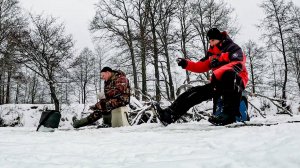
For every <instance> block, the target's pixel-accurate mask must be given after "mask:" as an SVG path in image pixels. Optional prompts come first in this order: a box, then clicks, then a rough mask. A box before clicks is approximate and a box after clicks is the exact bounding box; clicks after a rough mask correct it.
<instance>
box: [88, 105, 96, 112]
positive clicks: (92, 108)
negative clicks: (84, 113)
mask: <svg viewBox="0 0 300 168" xmlns="http://www.w3.org/2000/svg"><path fill="white" fill-rule="evenodd" d="M89 109H90V110H93V111H95V110H97V108H96V106H90V108H89Z"/></svg>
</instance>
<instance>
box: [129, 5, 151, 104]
mask: <svg viewBox="0 0 300 168" xmlns="http://www.w3.org/2000/svg"><path fill="white" fill-rule="evenodd" d="M150 2H151V0H135V1H132V3H133V6H134V10H135V11H136V16H135V17H133V18H132V19H133V21H134V23H135V27H136V28H137V32H136V35H135V36H136V38H137V41H138V44H137V47H139V54H137V56H139V57H140V62H141V63H140V64H141V75H142V93H143V94H144V95H147V51H148V50H149V47H148V46H147V44H148V41H149V38H148V33H149V32H150V31H149V30H147V27H148V26H149V22H150V20H149V19H150V17H149V13H150ZM142 99H144V100H145V99H146V97H144V96H142Z"/></svg>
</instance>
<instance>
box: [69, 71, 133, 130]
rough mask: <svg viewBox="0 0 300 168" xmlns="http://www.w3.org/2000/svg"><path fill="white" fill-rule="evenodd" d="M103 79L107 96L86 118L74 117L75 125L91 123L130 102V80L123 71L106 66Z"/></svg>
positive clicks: (93, 107) (80, 125)
mask: <svg viewBox="0 0 300 168" xmlns="http://www.w3.org/2000/svg"><path fill="white" fill-rule="evenodd" d="M100 75H101V79H103V80H104V81H105V82H104V95H105V98H104V97H103V99H100V101H99V102H97V103H96V104H95V105H94V106H91V107H90V109H91V110H93V111H94V112H93V113H91V114H90V115H89V116H87V117H86V118H82V119H80V120H78V119H76V117H73V127H74V128H79V127H83V126H86V125H89V124H91V123H93V122H95V121H97V120H99V119H100V118H101V116H102V115H105V114H106V115H107V114H109V113H110V112H111V110H113V109H116V108H118V107H122V106H126V105H127V104H129V99H130V86H129V80H128V79H127V78H126V75H125V73H124V72H122V71H120V70H119V71H116V70H112V69H111V68H109V67H104V68H103V69H102V70H101V73H100Z"/></svg>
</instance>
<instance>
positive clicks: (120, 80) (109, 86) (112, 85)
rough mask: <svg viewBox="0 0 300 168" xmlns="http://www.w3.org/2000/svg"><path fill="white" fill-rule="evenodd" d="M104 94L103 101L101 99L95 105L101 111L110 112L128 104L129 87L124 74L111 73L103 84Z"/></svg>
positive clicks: (119, 72)
mask: <svg viewBox="0 0 300 168" xmlns="http://www.w3.org/2000/svg"><path fill="white" fill-rule="evenodd" d="M104 94H105V99H101V100H100V101H99V102H98V103H96V105H95V106H96V108H97V109H99V110H101V111H111V110H113V109H115V108H118V107H121V106H125V105H127V104H129V101H130V85H129V80H128V79H127V78H126V75H125V73H124V72H122V71H120V70H119V71H114V72H112V76H111V77H110V79H108V80H107V81H105V82H104Z"/></svg>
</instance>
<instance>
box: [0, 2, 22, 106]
mask: <svg viewBox="0 0 300 168" xmlns="http://www.w3.org/2000/svg"><path fill="white" fill-rule="evenodd" d="M25 25H26V22H25V19H24V17H23V16H22V14H21V9H20V7H19V1H18V0H1V1H0V88H1V89H0V104H3V103H10V99H11V98H10V97H11V96H10V95H11V94H10V93H11V83H12V76H13V75H14V73H16V72H17V69H18V66H16V63H15V62H14V55H15V52H16V49H15V46H16V44H15V43H14V41H15V38H16V37H17V34H19V32H20V31H21V30H22V29H23V28H24V27H25Z"/></svg>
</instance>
